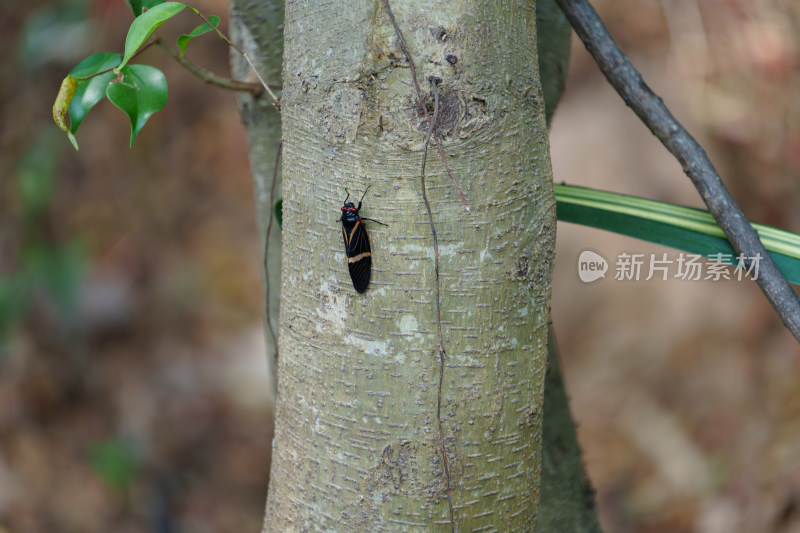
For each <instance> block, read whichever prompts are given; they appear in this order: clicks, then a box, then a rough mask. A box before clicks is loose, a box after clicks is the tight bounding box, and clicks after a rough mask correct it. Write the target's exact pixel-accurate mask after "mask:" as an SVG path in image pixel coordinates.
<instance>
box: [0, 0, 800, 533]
mask: <svg viewBox="0 0 800 533" xmlns="http://www.w3.org/2000/svg"><path fill="white" fill-rule="evenodd" d="M62 4H63V6H62ZM595 4H596V7H597V9H598V11H599V12H600V14H601V16H602V17H603V18H604V20H605V21H606V22H607V24H608V25H609V27H610V29H611V31H612V33H613V34H614V35H615V36H616V37H617V39H618V41H619V42H620V44H621V45H622V46H623V48H624V49H625V50H626V51H627V52H628V53H629V54H630V56H631V58H632V60H633V61H634V63H635V64H636V65H637V66H639V67H640V68H641V70H642V71H643V73H644V75H645V78H646V79H647V80H648V82H649V84H650V85H651V87H653V88H654V89H655V90H656V91H657V92H658V93H660V94H661V95H662V96H664V98H665V100H666V102H667V104H668V105H669V106H670V107H671V108H672V109H673V112H674V113H675V114H676V116H678V117H679V118H680V119H681V120H683V121H684V122H685V124H686V125H687V127H688V128H689V129H690V131H692V132H693V133H694V134H695V135H697V136H698V137H699V138H700V140H701V142H702V143H703V145H704V146H705V147H706V149H707V150H708V151H709V153H710V155H711V157H712V160H713V161H714V162H715V163H716V164H717V165H718V167H719V169H720V171H721V173H722V175H723V178H724V179H725V180H726V182H727V183H728V185H729V186H730V187H731V189H732V191H733V193H734V196H735V197H736V198H737V199H738V200H739V201H740V203H741V206H742V208H743V210H744V211H745V213H746V214H747V216H748V217H750V218H752V219H754V220H758V221H760V222H765V223H768V224H773V225H776V226H779V227H783V228H785V229H790V230H794V231H800V210H798V209H797V207H798V200H797V199H798V194H797V192H798V191H797V187H798V177H800V99H798V98H797V95H798V94H800V91H798V89H800V37H799V36H800V5H799V4H797V2H793V1H791V0H707V1H704V2H699V1H697V0H672V1H667V0H662V1H658V0H613V1H612V0H597V1H596V2H595ZM54 5H56V3H53V2H45V1H43V0H37V1H32V2H25V3H21V2H4V3H3V4H2V5H0V30H2V31H0V39H2V40H3V42H2V46H0V74H2V76H0V119H2V120H0V146H2V147H3V150H2V152H1V153H0V175H2V176H3V179H2V180H0V273H7V272H10V271H11V270H13V269H14V268H16V267H17V266H18V264H19V261H20V258H21V257H22V256H23V255H24V251H25V250H26V246H28V245H29V244H30V242H31V239H33V238H35V239H37V240H38V241H39V242H42V241H43V242H45V243H47V244H50V245H52V246H57V245H60V244H63V243H67V242H71V241H74V240H77V241H79V242H80V243H81V247H80V249H81V250H82V252H81V253H82V254H83V255H84V257H83V259H84V261H83V263H84V265H85V268H84V269H83V270H82V272H83V275H82V276H81V277H80V280H81V281H80V283H79V286H78V287H77V288H76V290H77V293H78V295H79V298H78V302H77V306H76V307H75V309H73V313H72V315H70V316H69V317H67V318H68V319H66V320H65V318H64V316H62V315H59V314H58V313H57V312H56V311H54V309H53V302H52V301H50V299H49V298H48V295H47V292H46V291H39V292H37V293H36V294H35V295H34V301H33V303H32V305H31V308H30V309H29V311H28V312H27V313H26V314H25V315H24V320H23V321H22V322H21V323H19V324H18V325H17V327H15V329H14V330H13V332H12V334H11V336H10V337H9V339H8V340H7V345H6V348H5V354H4V355H3V356H2V358H0V532H2V531H16V532H38V531H81V532H92V531H121V532H125V531H148V530H150V531H159V532H167V531H209V532H210V531H215V532H217V531H234V530H238V531H257V530H258V528H259V527H260V522H261V516H262V513H263V500H264V498H265V495H266V477H267V472H268V469H269V465H268V447H269V445H270V442H271V421H270V410H271V409H270V403H269V401H270V399H269V393H268V391H269V383H268V376H267V365H266V361H265V360H264V357H263V347H262V346H263V334H262V333H261V324H262V322H261V317H260V295H261V291H260V289H259V286H260V285H259V284H260V280H259V266H260V263H261V261H260V253H261V243H259V242H258V239H257V236H256V230H255V222H254V215H253V199H252V192H251V191H252V187H251V184H250V178H249V170H248V167H247V153H246V146H245V139H244V135H243V131H242V128H241V126H240V124H239V118H238V114H237V111H236V105H235V99H234V96H233V95H232V94H230V93H226V92H225V91H222V90H220V89H216V88H212V87H209V86H207V85H205V84H202V83H201V82H199V81H197V80H196V79H193V78H192V77H191V76H190V75H189V74H187V73H186V72H185V71H183V70H182V69H181V68H180V67H179V66H178V65H177V64H175V63H174V62H173V61H172V60H170V59H169V58H168V57H166V56H165V54H163V53H162V52H160V51H159V50H156V49H153V50H149V51H148V52H146V54H144V55H143V56H142V57H141V58H140V59H141V61H142V62H146V63H149V64H153V65H155V66H158V67H159V68H161V69H162V70H164V72H165V74H166V75H167V78H168V80H169V84H170V98H169V102H168V103H167V107H166V108H165V109H164V110H163V111H161V112H160V113H157V114H156V115H155V116H154V117H153V118H152V119H151V122H150V123H148V125H147V126H146V127H145V129H144V130H143V131H142V133H141V134H140V136H139V138H138V140H137V142H136V145H135V146H134V148H133V149H128V135H129V129H128V127H129V126H128V122H127V118H126V117H125V116H124V115H122V113H120V112H119V111H118V110H117V109H115V108H113V107H112V106H111V105H110V104H108V103H107V102H104V103H101V104H100V105H99V106H98V107H97V108H95V109H94V110H93V111H92V112H91V113H90V114H89V116H88V118H87V119H86V121H85V122H84V124H83V125H82V126H81V129H80V131H79V132H78V135H77V137H78V141H79V142H80V143H81V151H80V152H79V153H74V152H72V151H71V148H69V145H68V143H67V141H66V139H59V140H63V144H64V146H63V148H59V146H58V144H57V142H55V141H52V140H48V141H47V142H48V143H51V144H48V146H52V150H53V154H52V157H53V160H54V161H55V162H56V165H55V170H54V171H53V178H54V185H53V197H52V200H51V201H50V202H49V203H48V205H47V207H46V209H45V210H44V212H43V213H41V214H40V216H38V217H37V219H36V222H35V224H32V223H31V222H30V220H26V216H25V213H24V212H23V210H22V209H21V208H20V204H19V199H18V187H19V179H20V175H21V170H20V169H21V164H22V162H23V159H24V154H26V153H30V152H29V149H30V148H31V146H33V145H35V144H37V143H39V144H41V143H42V142H43V141H42V139H43V137H42V133H41V132H42V131H47V130H48V129H53V128H55V126H53V125H52V122H51V118H50V105H51V103H52V99H53V97H54V96H55V93H56V91H57V89H58V85H59V83H60V80H61V78H63V76H64V75H65V74H66V73H67V72H68V71H69V69H71V68H72V66H73V65H74V64H76V63H77V62H78V61H79V60H80V59H82V58H83V57H85V56H87V55H89V54H91V53H95V52H98V51H105V50H108V51H119V50H120V49H121V48H122V42H123V37H124V34H125V31H126V28H127V25H128V24H129V22H130V13H129V11H128V9H127V7H126V6H125V4H124V2H122V1H121V0H94V1H92V2H89V3H83V2H77V3H75V2H62V3H59V4H57V5H58V6H61V7H62V8H63V9H64V10H63V11H60V12H55V14H53V13H50V15H48V16H50V19H48V18H47V16H44V15H47V14H48V12H47V10H48V9H53V6H54ZM195 5H198V7H200V8H201V9H202V10H203V11H204V12H205V13H207V14H220V15H222V18H223V26H224V25H225V20H226V18H227V17H226V16H225V15H226V12H227V2H224V1H221V0H219V1H218V0H205V1H202V2H198V3H197V4H195ZM70 6H72V8H75V6H77V9H78V11H77V15H75V12H70V11H69V9H67V8H69V7H70ZM71 13H72V14H71ZM37 17H38V18H37ZM31 20H34V21H37V20H38V21H39V26H41V28H39V29H38V30H37V29H36V28H33V29H32V28H31ZM48 20H49V21H50V23H51V25H50V26H48V25H47V24H45V23H46V22H48ZM53 21H55V22H53ZM194 25H195V21H194V20H192V19H191V18H190V17H185V18H179V19H178V20H176V21H174V22H171V23H170V24H169V25H167V26H165V27H163V29H162V30H160V32H159V33H161V34H162V35H164V36H165V37H168V38H171V37H174V36H175V35H177V34H178V33H181V32H184V31H186V30H188V29H191V28H192V27H193V26H194ZM35 30H36V31H38V33H36V31H35ZM29 34H32V35H35V36H36V39H34V40H33V42H34V44H36V43H39V46H31V42H30V41H26V40H25V39H26V35H29ZM25 43H27V44H25ZM227 54H228V51H227V50H226V48H225V47H224V46H223V45H222V43H220V42H218V41H217V40H216V39H214V38H212V37H210V36H207V37H206V38H203V39H199V40H197V41H195V42H193V43H191V44H190V46H189V58H190V59H192V60H193V61H196V62H197V63H199V64H201V65H203V66H205V67H207V68H211V69H213V70H214V71H215V72H218V73H223V74H225V73H227V72H228V66H227ZM45 138H47V139H49V137H45ZM552 151H553V166H554V174H555V179H556V180H557V181H566V182H568V183H575V184H584V185H588V186H593V187H599V188H606V189H611V190H618V191H621V192H628V193H633V194H639V195H643V196H649V197H653V198H658V199H663V200H667V201H673V202H679V203H686V204H691V205H700V203H699V200H698V199H697V198H696V194H695V193H694V192H693V190H692V188H691V185H690V184H689V182H688V180H687V179H686V178H685V177H684V176H683V174H682V173H681V170H680V168H679V166H678V165H677V163H675V162H674V161H673V160H672V159H671V157H670V156H669V155H668V154H666V153H665V151H664V150H663V149H662V148H661V147H660V145H658V143H657V141H656V140H655V139H654V138H652V136H650V135H649V133H647V131H646V130H645V129H644V127H643V126H642V125H641V124H640V123H639V122H638V120H637V119H636V118H635V117H634V116H633V115H632V114H631V113H630V112H629V110H627V109H626V108H625V106H624V104H623V103H622V102H621V101H620V100H619V98H618V97H617V96H616V95H615V94H614V93H613V92H612V91H611V89H610V88H609V87H608V86H607V85H606V83H605V81H604V80H603V79H602V76H601V75H600V73H599V71H598V70H597V68H596V67H595V66H594V64H592V63H591V59H590V58H589V57H588V55H587V54H586V53H585V51H584V50H583V48H582V46H581V45H580V43H578V42H575V44H574V47H573V61H572V65H571V70H570V77H569V80H568V83H567V92H566V94H565V98H564V100H563V101H562V104H561V108H560V109H559V110H558V111H557V112H556V116H555V119H554V125H553V132H552ZM587 248H590V249H593V250H595V251H596V252H598V253H600V254H602V255H604V256H605V257H606V258H608V259H612V258H613V257H614V255H615V254H616V253H618V252H619V251H629V252H632V251H636V252H644V253H649V252H651V251H653V252H656V251H657V252H659V253H661V252H662V251H663V250H662V249H659V248H658V247H655V246H649V245H645V244H643V243H640V242H637V241H633V240H630V239H625V238H622V237H617V236H613V235H607V234H604V233H602V232H599V231H595V230H590V229H586V228H577V227H574V226H570V225H568V224H562V225H560V226H559V234H558V252H557V273H556V277H555V280H554V291H553V314H554V321H555V326H556V329H557V335H558V339H559V343H560V347H561V349H562V354H561V355H562V359H563V361H564V366H565V372H566V378H567V386H568V390H569V391H570V393H571V396H572V400H573V409H574V412H575V415H576V418H577V419H578V422H579V424H580V427H579V434H580V439H581V443H582V445H583V447H584V450H585V453H586V459H587V465H588V471H589V473H590V476H591V477H592V479H593V481H594V483H595V485H596V487H597V489H598V499H599V504H600V510H601V520H602V522H603V525H604V526H605V529H606V531H609V532H612V531H613V532H623V533H624V532H667V531H669V532H681V531H687V532H689V531H693V532H703V533H716V532H729V531H759V532H775V533H785V532H789V531H800V500H799V499H798V498H800V422H799V421H800V375H799V374H798V361H800V358H798V355H800V352H799V351H798V348H797V346H796V344H795V343H794V341H793V340H792V338H791V336H790V335H789V334H788V332H786V331H785V330H784V329H783V327H782V326H781V324H780V322H779V320H778V319H777V318H776V317H775V316H774V314H773V313H772V311H771V309H770V308H769V307H768V305H767V304H766V303H765V301H764V299H763V297H762V296H761V294H760V292H759V291H758V289H757V288H756V287H754V286H753V284H752V283H743V282H735V281H732V282H674V281H669V282H662V281H656V280H651V281H648V282H643V281H642V282H617V281H614V280H612V279H606V280H603V281H600V282H597V283H595V284H592V285H584V284H581V283H580V281H578V278H577V275H576V272H575V264H576V260H577V255H578V254H579V252H580V251H581V250H583V249H587ZM670 253H673V254H674V252H670ZM673 258H674V255H673Z"/></svg>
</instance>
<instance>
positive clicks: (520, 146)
mask: <svg viewBox="0 0 800 533" xmlns="http://www.w3.org/2000/svg"><path fill="white" fill-rule="evenodd" d="M530 4H532V2H525V1H517V2H514V1H504V2H499V3H496V4H495V5H493V6H491V7H487V6H484V5H479V2H475V1H471V0H469V1H467V0H461V1H458V2H456V1H450V2H437V3H435V4H434V5H431V4H430V3H429V2H425V3H424V5H418V3H415V2H403V3H402V5H401V4H400V3H399V2H397V5H394V6H393V9H394V12H395V14H396V17H397V19H398V22H399V24H400V27H401V29H402V31H403V32H404V34H405V38H406V40H407V41H408V45H409V48H410V50H411V54H412V55H413V57H414V60H415V63H416V64H417V69H418V78H419V80H420V84H421V87H422V89H423V92H424V93H425V95H426V97H427V98H428V99H429V100H432V98H431V97H430V86H429V85H428V83H427V82H426V81H425V80H426V79H427V77H428V76H429V75H436V76H438V77H440V78H441V79H442V80H443V83H442V85H441V86H440V92H441V96H442V99H441V113H440V118H439V121H438V123H439V129H438V131H439V133H440V134H441V136H442V137H443V143H444V148H445V152H446V153H447V154H448V158H449V163H450V166H451V167H452V169H453V170H454V172H455V174H456V176H457V177H458V179H459V181H460V182H461V186H462V187H463V188H464V190H465V192H466V194H467V196H468V198H469V203H470V207H471V211H470V212H466V211H464V209H463V207H462V206H461V203H460V202H459V200H458V196H457V194H456V193H455V191H454V190H453V187H452V184H451V183H450V181H449V178H447V176H446V174H444V168H443V166H442V165H441V163H440V162H439V161H438V157H437V156H436V155H435V154H436V151H435V149H432V150H430V152H429V156H428V164H427V183H428V198H429V200H430V203H431V207H432V209H433V212H434V220H435V224H436V230H437V233H438V235H439V253H440V260H441V265H440V270H441V283H442V291H441V302H442V313H441V316H442V326H443V331H444V335H445V339H444V340H445V347H446V349H447V357H446V360H445V370H444V375H443V378H444V379H443V389H442V416H441V418H442V426H443V431H444V436H445V445H446V449H447V454H448V458H449V465H450V468H449V473H450V488H451V496H452V503H453V508H454V514H455V522H456V523H457V524H458V526H459V529H460V530H461V531H470V530H479V531H492V530H497V531H532V530H533V528H534V524H535V520H536V516H537V496H538V494H537V493H538V480H539V469H540V462H541V454H540V449H539V446H540V439H541V428H542V417H541V412H542V387H543V377H544V369H545V355H546V343H545V340H546V337H547V328H546V323H547V320H548V316H549V296H550V273H551V263H552V255H553V238H554V230H555V218H554V211H553V208H554V201H553V197H552V189H551V185H550V183H551V179H550V169H549V155H548V148H547V137H546V127H545V124H544V110H543V105H542V99H541V89H540V82H539V79H538V78H537V74H536V68H535V67H533V66H534V65H536V40H535V39H536V36H535V30H534V28H535V26H534V12H533V10H532V9H531V5H530ZM233 15H234V17H233V26H234V28H238V29H239V31H240V32H241V33H240V35H239V40H240V41H241V42H243V43H245V44H247V45H248V48H249V49H250V50H251V51H252V52H253V53H252V55H253V56H254V57H258V58H260V59H261V64H262V66H263V67H264V69H265V71H267V72H269V71H270V70H274V68H275V65H276V64H278V63H277V62H278V61H279V59H280V56H281V50H280V47H279V46H276V43H277V41H276V40H275V39H274V35H275V33H276V32H279V31H280V23H281V20H282V17H281V13H280V10H279V9H278V8H276V7H271V3H270V2H263V1H262V2H249V1H246V0H234V2H233ZM285 29H286V57H285V64H284V82H283V83H284V95H283V127H284V132H283V138H284V142H285V147H284V150H285V152H284V176H285V180H286V181H285V182H284V187H285V204H284V205H285V208H284V213H285V226H284V264H283V269H284V272H283V275H284V278H283V283H282V287H281V291H282V292H283V304H282V309H281V345H282V347H283V348H282V354H281V361H280V375H281V378H282V379H281V385H280V390H279V396H278V407H277V414H276V420H277V433H276V439H275V449H274V457H273V466H272V474H271V483H270V495H269V502H268V510H267V517H266V520H265V531H296V530H314V531H316V530H330V531H346V530H348V529H350V530H354V531H414V530H423V529H424V530H426V531H437V530H441V531H449V530H450V528H451V524H450V518H449V512H448V504H447V496H446V490H445V475H444V471H443V464H442V457H441V443H440V442H439V433H438V425H437V419H436V406H437V385H438V379H439V362H438V359H437V352H438V350H437V345H438V341H437V335H436V331H437V324H436V313H435V292H434V282H433V281H434V277H433V276H434V274H433V270H434V269H433V249H432V239H431V230H430V226H429V224H428V220H427V215H426V212H425V208H424V206H423V203H422V199H421V184H420V175H419V174H420V166H421V157H422V152H421V149H422V145H423V141H424V137H425V132H426V131H427V123H426V122H425V119H424V116H423V112H422V111H421V109H419V107H418V106H417V103H416V96H415V93H414V90H413V83H412V79H411V74H410V70H409V69H408V68H407V67H408V64H407V62H406V61H405V58H404V55H403V53H402V51H401V50H400V48H399V46H398V41H397V38H396V35H395V33H394V30H393V28H392V26H391V23H390V21H389V19H388V17H387V15H386V13H385V12H384V11H383V9H382V8H381V3H380V2H358V3H354V2H350V3H347V5H345V3H336V4H328V5H325V6H317V5H312V4H311V3H310V2H289V4H288V6H287V18H286V28H285ZM265 47H268V48H267V49H266V50H265ZM446 54H449V55H451V56H455V57H456V58H457V61H456V63H455V64H454V65H451V64H450V62H448V61H447V60H446V59H445V55H446ZM451 59H452V58H451ZM243 72H244V70H243V69H242V67H241V65H240V66H239V68H238V70H237V74H242V73H243ZM268 79H272V80H274V79H276V77H273V76H270V77H269V78H268ZM243 117H244V120H245V124H246V126H247V129H248V134H249V141H250V146H251V162H252V165H253V169H254V175H255V178H256V193H257V203H258V207H259V211H260V213H261V215H260V217H261V219H262V222H261V224H260V226H261V228H262V230H263V228H264V227H265V221H266V220H267V217H269V216H270V214H271V212H272V206H271V205H270V202H269V201H268V198H269V188H270V184H271V172H272V163H273V161H274V156H275V151H274V150H275V149H276V147H277V142H276V134H275V131H276V128H277V127H279V126H277V124H278V122H277V120H276V119H277V117H275V114H274V113H272V112H271V111H269V109H268V108H267V107H266V106H262V107H258V106H255V105H253V104H252V102H249V99H247V98H245V99H244V101H243ZM367 185H371V189H370V193H369V194H368V195H367V198H366V199H365V207H364V211H363V212H362V214H363V215H365V216H370V217H374V218H377V219H378V220H382V221H384V222H387V223H389V224H390V227H389V228H381V227H379V226H376V225H374V224H372V225H369V228H370V235H371V239H372V247H373V254H374V261H373V265H374V267H373V283H372V286H371V288H370V290H369V291H368V292H367V293H366V294H365V295H362V296H360V295H357V294H356V293H355V291H353V289H352V286H351V284H350V281H349V278H348V275H347V268H346V265H345V263H344V253H343V249H342V243H341V233H340V229H339V227H338V223H337V218H338V214H339V211H338V208H339V207H340V206H341V203H342V199H343V194H342V193H343V188H344V187H350V188H351V190H352V191H353V192H356V191H357V192H359V193H360V192H361V191H363V190H364V189H365V188H366V186H367ZM368 224H369V223H368ZM273 235H277V232H274V234H273ZM273 251H274V252H278V251H279V247H278V246H276V245H275V243H274V242H273V243H271V245H270V255H273ZM270 278H271V285H272V287H273V290H272V291H271V293H270V296H271V299H272V300H275V298H276V295H277V294H278V292H279V291H278V290H277V286H276V284H275V275H274V273H271V274H270ZM273 309H274V308H273ZM271 315H272V318H273V320H274V319H275V313H274V311H273V312H272V313H271ZM567 423H569V421H567ZM573 438H574V436H573Z"/></svg>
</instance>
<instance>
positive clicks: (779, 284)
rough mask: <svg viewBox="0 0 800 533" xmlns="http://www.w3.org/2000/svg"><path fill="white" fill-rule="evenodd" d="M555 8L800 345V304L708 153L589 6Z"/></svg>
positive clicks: (563, 0)
mask: <svg viewBox="0 0 800 533" xmlns="http://www.w3.org/2000/svg"><path fill="white" fill-rule="evenodd" d="M556 2H557V3H558V5H559V7H560V8H561V10H562V11H563V12H564V15H566V17H567V19H568V20H569V22H570V24H572V27H573V28H574V29H575V32H576V33H577V34H578V37H580V39H581V40H582V41H583V44H584V45H585V46H586V49H587V50H588V51H589V53H590V54H591V55H592V57H594V60H595V62H596V63H597V65H598V66H599V67H600V70H602V71H603V74H604V75H605V77H606V79H607V80H608V81H609V83H611V85H612V86H613V87H614V89H616V91H617V92H618V93H619V95H620V96H622V99H623V100H624V101H625V103H626V104H627V105H628V106H629V107H630V108H631V109H633V111H634V112H635V113H636V114H637V115H638V116H639V118H640V119H641V120H642V122H644V124H645V125H646V126H647V127H648V128H649V129H650V131H651V132H653V135H655V136H656V137H658V139H659V140H660V141H661V143H662V144H663V145H664V146H665V147H666V148H667V150H669V151H670V152H671V153H672V155H674V156H675V158H676V159H677V160H678V161H679V162H680V163H681V165H682V166H683V171H684V172H685V173H686V175H687V176H688V177H689V179H690V180H692V183H693V184H694V186H695V188H696V189H697V191H698V192H699V193H700V196H701V197H702V198H703V201H704V202H705V204H706V205H707V206H708V210H709V211H710V212H711V214H712V215H713V216H714V219H715V220H716V221H717V223H718V224H719V226H720V228H722V231H723V232H725V235H726V236H727V237H728V240H729V241H730V242H731V244H732V245H733V247H734V248H735V249H736V251H737V252H738V253H739V254H741V255H742V256H743V257H745V258H746V259H745V261H744V262H745V263H746V264H745V266H746V267H750V266H751V264H750V263H753V262H755V261H759V260H760V263H759V269H758V279H757V280H756V282H757V283H758V285H759V287H761V291H762V292H763V293H764V295H766V297H767V299H768V300H769V302H770V303H771V304H772V306H773V307H774V308H775V310H776V311H777V313H778V316H780V317H781V320H782V321H783V323H784V324H785V325H786V327H787V328H789V330H790V331H791V332H792V334H793V335H794V337H795V339H797V340H798V341H800V299H798V297H797V295H796V294H795V293H794V291H793V290H792V288H791V287H790V286H789V282H788V281H786V278H784V276H783V274H782V273H781V271H780V270H779V269H778V267H777V265H776V264H775V262H774V261H773V259H772V257H771V256H770V255H769V253H768V252H767V250H766V249H765V248H764V245H763V244H762V243H761V240H760V239H759V238H758V233H756V231H755V230H754V229H753V227H752V226H751V225H750V223H749V222H748V221H747V218H745V216H744V214H743V213H742V211H741V210H740V209H739V207H738V206H737V205H736V202H735V201H734V199H733V197H732V196H731V194H730V192H729V191H728V189H727V188H726V187H725V184H724V183H723V182H722V179H721V178H720V176H719V173H717V170H716V169H715V168H714V165H713V164H712V163H711V161H710V160H709V159H708V155H707V154H706V152H705V150H703V148H702V147H701V146H700V144H698V142H697V141H696V140H695V139H694V137H692V136H691V135H690V134H689V132H687V131H686V129H685V128H684V127H683V126H682V125H681V124H680V122H678V121H677V120H676V119H675V117H674V116H672V113H670V111H669V109H667V106H665V105H664V102H663V100H662V99H661V98H660V97H659V96H658V95H657V94H655V93H654V92H653V91H652V89H650V87H648V86H647V84H646V83H645V82H644V80H643V79H642V75H641V74H640V73H639V71H637V70H636V68H634V66H633V65H632V64H631V62H630V61H629V60H628V58H627V57H626V56H625V54H624V53H623V52H622V50H620V48H619V46H617V43H616V42H614V39H613V37H611V35H610V34H609V33H608V30H607V29H606V27H605V26H604V25H603V22H602V21H601V20H600V17H598V15H597V13H596V12H595V10H594V9H593V8H592V6H591V5H590V4H589V2H588V1H587V0H556Z"/></svg>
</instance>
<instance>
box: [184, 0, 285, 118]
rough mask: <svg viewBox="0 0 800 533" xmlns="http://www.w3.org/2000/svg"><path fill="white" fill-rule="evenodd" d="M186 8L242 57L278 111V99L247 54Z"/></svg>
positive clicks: (208, 21)
mask: <svg viewBox="0 0 800 533" xmlns="http://www.w3.org/2000/svg"><path fill="white" fill-rule="evenodd" d="M186 7H188V8H189V9H190V10H191V11H192V12H193V13H194V14H195V15H197V16H198V17H200V18H201V19H203V22H205V23H206V24H208V25H209V26H210V27H211V28H212V29H213V30H214V32H215V33H216V34H217V35H218V36H219V38H220V39H222V40H223V41H225V42H226V43H228V46H230V47H231V48H233V49H234V50H236V51H237V52H239V53H240V54H241V55H242V57H243V58H244V59H245V61H247V64H248V65H250V68H251V69H253V72H254V73H255V75H256V78H258V81H259V82H261V86H262V87H264V90H265V91H267V94H268V95H269V96H270V97H271V98H272V101H273V102H274V103H275V107H277V108H278V109H280V108H281V101H280V100H278V97H277V96H275V94H274V93H273V92H272V90H271V89H270V88H269V85H268V84H267V82H266V81H264V78H262V77H261V74H260V73H259V72H258V69H257V68H256V65H255V64H254V63H253V60H252V59H250V56H249V55H247V52H245V51H244V50H242V49H241V48H239V47H238V46H237V45H236V44H235V43H234V42H233V41H231V40H230V39H228V36H227V35H225V34H224V33H222V32H221V31H219V28H217V27H216V26H214V25H213V24H211V21H210V20H208V18H206V16H205V15H203V14H202V13H200V11H198V10H197V9H195V8H193V7H191V6H186Z"/></svg>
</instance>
